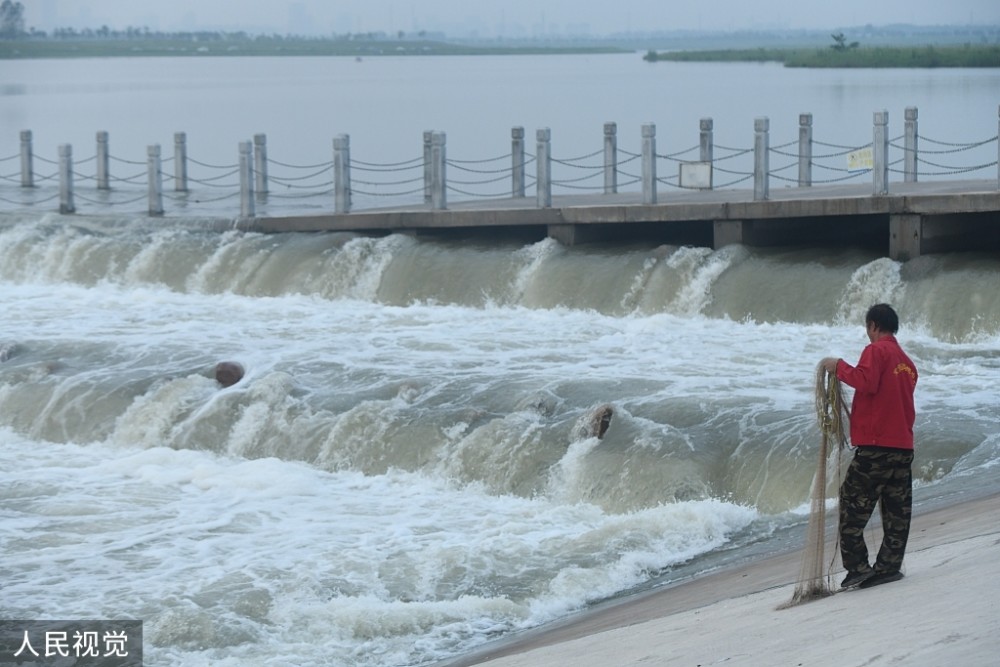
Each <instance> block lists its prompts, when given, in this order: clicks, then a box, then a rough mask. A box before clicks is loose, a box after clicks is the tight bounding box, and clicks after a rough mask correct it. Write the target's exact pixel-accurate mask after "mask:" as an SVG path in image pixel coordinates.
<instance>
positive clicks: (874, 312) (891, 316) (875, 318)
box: [865, 303, 899, 334]
mask: <svg viewBox="0 0 1000 667" xmlns="http://www.w3.org/2000/svg"><path fill="white" fill-rule="evenodd" d="M869 323H873V324H874V325H875V328H876V329H878V330H879V331H885V332H886V333H891V334H895V333H896V332H897V331H899V315H897V314H896V311H895V310H893V309H892V306H890V305H889V304H887V303H877V304H875V305H874V306H872V307H871V308H869V309H868V314H867V315H865V326H867V325H868V324H869Z"/></svg>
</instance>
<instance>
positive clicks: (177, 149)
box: [174, 132, 188, 192]
mask: <svg viewBox="0 0 1000 667" xmlns="http://www.w3.org/2000/svg"><path fill="white" fill-rule="evenodd" d="M174 190H176V191H177V192H187V191H188V167H187V134H185V133H184V132H174Z"/></svg>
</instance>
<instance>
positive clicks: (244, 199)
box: [239, 141, 254, 218]
mask: <svg viewBox="0 0 1000 667" xmlns="http://www.w3.org/2000/svg"><path fill="white" fill-rule="evenodd" d="M239 165H240V167H239V168H240V217H243V218H252V217H253V216H254V206H253V143H252V142H250V141H241V142H240V162H239Z"/></svg>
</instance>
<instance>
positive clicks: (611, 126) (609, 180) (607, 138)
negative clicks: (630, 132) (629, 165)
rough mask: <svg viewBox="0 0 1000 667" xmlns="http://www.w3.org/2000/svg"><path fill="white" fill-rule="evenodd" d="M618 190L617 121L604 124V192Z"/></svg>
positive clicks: (607, 193)
mask: <svg viewBox="0 0 1000 667" xmlns="http://www.w3.org/2000/svg"><path fill="white" fill-rule="evenodd" d="M616 192H618V123H605V124H604V194H606V195H610V194H614V193H616Z"/></svg>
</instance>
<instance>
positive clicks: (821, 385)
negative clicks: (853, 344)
mask: <svg viewBox="0 0 1000 667" xmlns="http://www.w3.org/2000/svg"><path fill="white" fill-rule="evenodd" d="M816 419H817V420H818V422H819V430H820V432H821V434H822V437H821V439H820V448H819V463H818V464H817V465H816V474H815V475H814V476H813V481H812V493H811V494H810V508H809V526H808V528H807V529H806V546H805V551H804V553H803V555H802V566H801V568H800V569H799V579H798V583H797V584H796V585H795V592H794V593H793V594H792V599H791V600H790V601H788V602H787V603H785V604H784V605H782V606H781V607H780V608H781V609H784V608H787V607H792V606H794V605H797V604H801V603H803V602H808V601H810V600H815V599H817V598H821V597H826V596H827V595H831V594H832V593H833V588H832V585H831V582H830V575H829V572H827V574H824V571H823V568H824V542H825V539H826V486H827V477H826V467H827V461H828V460H829V457H830V450H831V446H836V447H837V448H838V457H837V460H838V462H839V460H840V457H839V450H840V449H842V448H843V446H844V445H845V444H847V419H848V410H847V406H846V405H845V404H844V396H843V393H842V391H841V387H840V381H839V380H838V379H837V376H836V375H835V374H830V373H827V372H826V371H825V370H824V369H823V366H822V364H821V365H819V366H818V367H817V369H816ZM838 468H839V463H838ZM837 472H838V477H839V473H840V471H839V470H838V471H837Z"/></svg>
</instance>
